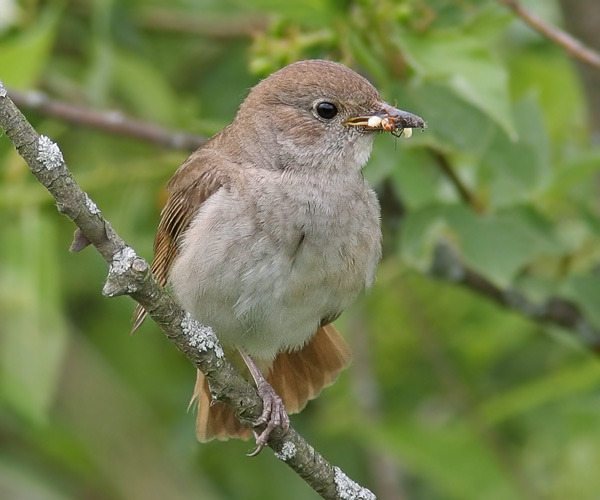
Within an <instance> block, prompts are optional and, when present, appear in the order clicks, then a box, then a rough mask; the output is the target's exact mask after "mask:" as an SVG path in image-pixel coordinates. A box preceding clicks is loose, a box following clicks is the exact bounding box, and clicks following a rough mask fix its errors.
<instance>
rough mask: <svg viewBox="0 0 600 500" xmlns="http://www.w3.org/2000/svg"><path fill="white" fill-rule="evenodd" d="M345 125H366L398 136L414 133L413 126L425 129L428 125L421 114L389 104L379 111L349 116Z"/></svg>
mask: <svg viewBox="0 0 600 500" xmlns="http://www.w3.org/2000/svg"><path fill="white" fill-rule="evenodd" d="M344 125H347V126H349V127H364V129H365V130H374V131H375V130H383V131H384V132H391V133H392V134H393V135H396V136H400V135H404V136H405V137H410V136H411V135H412V129H413V128H420V129H424V128H425V127H426V126H427V124H426V123H425V121H424V120H423V119H422V118H421V117H420V116H417V115H413V114H412V113H409V112H408V111H402V110H401V109H396V108H393V107H392V106H389V105H387V104H386V105H384V106H383V107H382V109H381V111H379V112H377V113H373V114H370V115H363V116H354V117H351V118H348V119H347V120H346V121H345V122H344Z"/></svg>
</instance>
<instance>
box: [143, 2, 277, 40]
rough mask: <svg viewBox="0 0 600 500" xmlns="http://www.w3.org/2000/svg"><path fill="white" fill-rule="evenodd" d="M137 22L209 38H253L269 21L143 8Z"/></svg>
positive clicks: (167, 30) (249, 17)
mask: <svg viewBox="0 0 600 500" xmlns="http://www.w3.org/2000/svg"><path fill="white" fill-rule="evenodd" d="M138 22H139V24H140V25H141V26H142V27H143V28H146V29H151V30H155V31H164V32H170V33H175V34H186V35H200V36H206V37H210V38H239V37H252V36H253V35H255V34H256V33H258V32H261V31H264V30H265V29H266V28H267V26H268V24H269V20H268V18H267V17H266V16H265V15H257V14H245V15H243V16H239V15H238V16H237V17H233V18H232V16H231V15H228V16H226V17H223V16H222V17H214V16H212V17H208V18H207V17H206V16H205V15H203V16H202V17H201V16H199V15H196V16H194V15H192V16H190V13H189V12H183V11H178V10H174V9H170V8H169V9H165V8H157V7H151V8H147V9H143V10H142V11H141V12H140V14H139V16H138Z"/></svg>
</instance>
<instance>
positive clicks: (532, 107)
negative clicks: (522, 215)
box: [479, 99, 552, 207]
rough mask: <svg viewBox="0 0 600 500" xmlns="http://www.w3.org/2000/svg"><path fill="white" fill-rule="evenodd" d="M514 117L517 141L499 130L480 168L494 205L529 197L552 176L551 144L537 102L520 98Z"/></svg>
mask: <svg viewBox="0 0 600 500" xmlns="http://www.w3.org/2000/svg"><path fill="white" fill-rule="evenodd" d="M515 116H516V121H517V128H518V131H519V140H518V141H511V140H510V139H509V138H508V137H507V136H506V135H505V134H503V133H501V132H498V133H497V134H496V135H495V136H494V139H493V140H492V141H491V143H490V146H489V148H488V149H487V151H486V152H485V155H484V156H483V161H482V165H481V168H480V170H479V175H480V176H481V181H482V184H483V185H485V186H487V189H488V190H489V193H490V203H491V204H492V206H494V207H502V206H507V205H513V204H516V203H522V202H524V201H530V200H532V199H533V198H534V197H536V196H537V195H539V194H540V193H541V192H543V190H544V189H545V187H546V186H547V184H548V183H549V182H550V178H551V173H552V171H551V170H552V169H551V163H550V158H549V157H550V146H549V141H548V137H547V135H546V132H545V130H544V126H543V123H542V116H541V114H540V112H539V107H538V106H537V103H536V102H535V101H534V100H532V99H524V100H522V101H521V102H519V103H517V104H516V106H515Z"/></svg>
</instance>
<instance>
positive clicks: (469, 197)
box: [430, 149, 483, 213]
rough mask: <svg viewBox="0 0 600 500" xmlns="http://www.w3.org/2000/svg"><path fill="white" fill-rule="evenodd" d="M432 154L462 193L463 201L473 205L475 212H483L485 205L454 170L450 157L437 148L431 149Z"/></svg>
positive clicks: (459, 192)
mask: <svg viewBox="0 0 600 500" xmlns="http://www.w3.org/2000/svg"><path fill="white" fill-rule="evenodd" d="M430 151H431V154H432V155H433V157H434V158H435V159H436V161H437V163H438V165H439V167H440V170H441V171H442V172H443V173H444V175H445V176H446V177H447V178H448V180H449V181H450V183H451V184H452V185H453V186H454V188H455V189H456V191H457V192H458V194H459V195H460V197H461V199H462V201H463V202H464V203H465V204H466V205H468V206H469V207H471V208H472V209H473V210H474V211H475V212H478V213H481V212H483V206H482V204H481V202H480V201H479V199H478V198H477V197H476V196H475V195H474V194H473V193H471V191H470V190H469V188H468V187H467V186H466V185H465V184H464V182H463V181H462V180H461V178H460V177H459V176H458V174H457V173H456V172H455V171H454V167H453V166H452V164H451V163H450V161H449V160H448V157H447V156H446V155H444V154H443V153H441V152H440V151H437V150H435V149H430Z"/></svg>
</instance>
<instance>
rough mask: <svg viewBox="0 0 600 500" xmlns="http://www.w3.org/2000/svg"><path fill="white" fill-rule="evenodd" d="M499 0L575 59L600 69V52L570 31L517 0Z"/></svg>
mask: <svg viewBox="0 0 600 500" xmlns="http://www.w3.org/2000/svg"><path fill="white" fill-rule="evenodd" d="M498 2H499V3H501V4H502V5H504V6H506V7H508V8H509V9H510V10H512V11H513V12H514V13H515V14H516V15H517V16H519V17H520V18H521V19H522V20H523V21H525V23H527V24H528V25H529V26H531V27H532V28H533V29H534V30H536V31H537V32H538V33H541V34H542V35H543V36H545V37H546V38H547V39H548V40H550V41H551V42H554V43H555V44H557V45H559V46H560V47H562V48H563V49H565V51H566V52H567V53H568V54H569V55H571V56H572V57H574V58H575V59H578V60H580V61H582V62H584V63H586V64H589V65H590V66H593V67H594V68H597V69H600V54H599V53H598V52H596V51H595V50H593V49H591V48H589V47H587V46H585V45H584V44H583V43H581V42H580V41H579V40H577V39H576V38H574V37H572V36H571V35H569V34H568V33H566V32H564V31H562V30H560V29H558V28H556V27H554V26H551V25H549V24H548V23H546V22H545V21H544V20H543V19H541V18H539V17H538V16H536V15H535V14H534V13H533V12H531V11H529V10H528V9H526V8H525V7H523V6H522V5H521V4H520V3H519V2H518V1H517V0H498Z"/></svg>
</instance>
